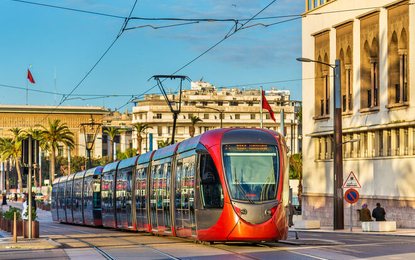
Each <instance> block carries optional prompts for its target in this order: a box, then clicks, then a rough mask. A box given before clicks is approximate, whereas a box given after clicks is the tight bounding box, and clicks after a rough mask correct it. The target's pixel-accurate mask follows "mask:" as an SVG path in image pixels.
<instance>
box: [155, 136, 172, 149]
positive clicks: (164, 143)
mask: <svg viewBox="0 0 415 260" xmlns="http://www.w3.org/2000/svg"><path fill="white" fill-rule="evenodd" d="M169 145H170V140H169V138H167V139H166V140H160V141H157V146H158V148H159V149H160V148H163V147H166V146H169Z"/></svg>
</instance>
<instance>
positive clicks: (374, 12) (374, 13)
mask: <svg viewBox="0 0 415 260" xmlns="http://www.w3.org/2000/svg"><path fill="white" fill-rule="evenodd" d="M379 12H380V8H377V9H374V10H371V11H369V12H366V13H364V14H361V15H358V16H356V19H359V20H361V19H365V18H369V17H370V16H373V15H376V14H378V13H379Z"/></svg>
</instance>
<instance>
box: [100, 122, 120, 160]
mask: <svg viewBox="0 0 415 260" xmlns="http://www.w3.org/2000/svg"><path fill="white" fill-rule="evenodd" d="M104 133H105V134H107V135H109V137H110V138H111V139H110V143H111V149H110V158H111V162H113V161H114V152H113V151H114V139H115V136H116V135H117V134H119V133H120V128H117V127H109V128H108V129H107V130H104Z"/></svg>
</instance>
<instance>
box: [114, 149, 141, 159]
mask: <svg viewBox="0 0 415 260" xmlns="http://www.w3.org/2000/svg"><path fill="white" fill-rule="evenodd" d="M136 155H137V149H135V148H127V149H126V150H125V152H121V150H119V149H117V160H124V159H128V158H131V157H134V156H136Z"/></svg>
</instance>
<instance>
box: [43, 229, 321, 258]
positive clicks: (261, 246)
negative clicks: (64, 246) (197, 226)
mask: <svg viewBox="0 0 415 260" xmlns="http://www.w3.org/2000/svg"><path fill="white" fill-rule="evenodd" d="M42 226H44V227H48V228H47V229H46V230H45V229H44V230H43V232H48V233H51V234H56V235H58V236H62V237H65V238H68V239H74V240H76V241H78V242H81V243H84V244H86V245H87V246H88V247H90V248H92V249H94V250H96V251H97V252H98V253H99V254H101V255H102V256H103V257H104V258H105V259H117V253H113V252H109V251H111V250H114V248H118V250H119V251H128V250H136V251H137V252H138V251H139V250H138V249H137V248H139V247H140V248H143V249H145V250H150V251H151V252H152V253H153V255H154V258H160V257H162V258H166V259H184V258H189V257H188V256H186V255H185V254H183V253H182V252H180V250H178V252H177V253H176V252H172V251H171V250H170V251H169V250H168V249H167V248H168V246H167V245H168V244H172V243H171V239H173V241H180V242H179V243H180V244H182V245H185V246H184V247H183V251H184V250H186V249H185V248H186V246H187V247H189V246H190V247H191V246H192V245H194V243H192V240H188V239H182V238H177V237H165V238H166V239H169V238H170V241H169V242H167V243H166V242H159V241H153V242H145V244H144V243H140V242H136V241H133V239H135V237H136V236H135V234H132V233H131V234H129V233H128V232H123V233H122V236H123V237H124V236H125V234H129V235H128V238H129V239H125V238H122V237H117V234H114V236H113V235H108V233H105V234H100V233H98V232H90V231H85V230H80V229H78V228H79V226H77V227H78V228H71V227H70V226H68V227H63V226H60V224H59V225H54V224H42ZM59 230H60V231H61V232H60V231H59ZM107 231H111V232H112V230H107ZM70 232H75V233H77V235H73V234H68V233H70ZM79 234H84V235H86V236H85V237H82V238H80V237H79ZM118 235H119V234H118ZM130 235H131V236H130ZM87 236H89V237H87ZM137 237H141V236H137ZM149 237H151V236H149ZM100 238H101V240H100ZM102 238H103V239H106V241H105V243H100V241H101V242H102ZM146 239H147V238H146ZM91 240H92V241H91ZM115 241H118V242H121V243H118V244H117V243H116V242H115ZM164 243H165V244H166V246H164ZM173 243H177V242H173ZM149 244H151V245H149ZM238 244H239V243H235V244H232V243H231V244H228V243H214V244H211V245H209V246H204V247H205V249H204V250H203V249H202V250H201V251H210V249H208V250H206V249H207V248H211V249H213V250H218V251H221V252H227V253H226V254H223V253H220V255H221V256H225V255H227V257H225V258H223V259H240V260H245V259H246V260H249V259H252V260H260V259H264V257H263V254H264V253H265V254H267V255H268V257H265V258H269V255H270V254H275V253H276V255H274V256H277V255H280V254H283V255H284V257H283V258H286V259H296V258H299V257H300V258H303V259H325V258H322V257H319V256H316V255H313V254H309V253H307V252H302V250H300V248H295V247H293V248H291V247H288V248H287V247H286V246H283V247H280V245H277V244H275V245H274V244H269V243H258V244H255V245H254V244H244V243H242V244H240V245H238ZM132 246H138V247H137V248H133V247H132ZM70 247H71V246H69V248H70ZM154 247H159V249H160V250H159V249H156V248H154ZM176 248H179V246H177V247H176ZM303 249H304V248H303ZM166 251H169V253H166ZM140 252H142V251H140ZM200 253H201V254H200V257H202V255H204V254H203V253H202V252H200ZM215 254H218V253H217V252H212V254H208V255H210V257H212V258H214V256H215ZM137 255H138V254H136V256H137ZM178 255H179V256H180V257H178ZM204 256H205V257H206V256H207V255H206V254H205V255H204ZM191 258H197V256H195V255H193V257H191ZM150 259H151V258H150Z"/></svg>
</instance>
